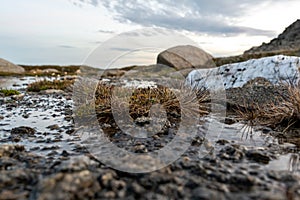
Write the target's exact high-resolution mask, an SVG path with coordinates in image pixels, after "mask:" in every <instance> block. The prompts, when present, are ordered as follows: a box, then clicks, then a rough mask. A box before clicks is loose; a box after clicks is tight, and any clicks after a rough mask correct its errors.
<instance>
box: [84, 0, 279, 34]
mask: <svg viewBox="0 0 300 200" xmlns="http://www.w3.org/2000/svg"><path fill="white" fill-rule="evenodd" d="M79 1H80V2H82V3H88V4H91V5H93V6H99V5H100V4H102V5H103V6H105V7H106V8H107V9H109V11H110V12H112V13H113V14H114V18H115V19H116V20H118V21H119V22H122V23H124V22H131V23H136V24H139V25H142V26H157V27H164V28H170V29H176V30H187V31H191V32H197V33H207V34H210V35H228V36H234V35H239V34H246V35H252V36H253V35H265V36H274V35H275V32H274V31H273V30H262V29H255V28H251V27H243V26H237V25H235V24H236V22H237V21H238V19H239V18H240V17H242V16H244V15H246V14H249V12H251V8H253V7H259V6H267V5H271V4H275V3H277V2H279V0H252V1H249V0H226V1H219V0H181V1H174V0H164V1H159V0H152V1H143V0H138V1H137V0H117V1H111V0H79ZM250 14H251V13H250Z"/></svg>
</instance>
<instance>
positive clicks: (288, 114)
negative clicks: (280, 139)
mask: <svg viewBox="0 0 300 200" xmlns="http://www.w3.org/2000/svg"><path fill="white" fill-rule="evenodd" d="M286 89H287V96H285V95H282V97H281V98H280V100H278V101H273V102H271V103H267V104H265V105H258V104H255V106H249V105H246V106H244V107H247V108H246V109H241V108H239V109H237V110H236V112H237V114H238V115H239V116H240V119H242V120H243V121H245V122H246V124H247V125H249V126H254V125H262V126H268V127H271V128H273V129H279V130H281V131H283V132H285V131H287V130H288V129H290V128H296V127H300V88H299V84H297V85H289V86H287V88H286Z"/></svg>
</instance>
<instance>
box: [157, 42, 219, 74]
mask: <svg viewBox="0 0 300 200" xmlns="http://www.w3.org/2000/svg"><path fill="white" fill-rule="evenodd" d="M157 64H163V65H167V66H169V67H173V68H175V69H176V70H188V69H195V68H212V67H215V63H214V62H213V57H212V56H211V55H210V54H208V53H206V52H205V51H203V50H201V49H199V48H197V47H194V46H191V45H185V46H176V47H172V48H170V49H167V50H165V51H163V52H161V53H160V54H159V55H158V57H157Z"/></svg>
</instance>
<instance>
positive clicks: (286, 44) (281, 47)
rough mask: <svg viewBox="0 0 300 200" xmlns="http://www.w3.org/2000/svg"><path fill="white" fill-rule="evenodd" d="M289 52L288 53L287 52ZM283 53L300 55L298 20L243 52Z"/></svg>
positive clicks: (299, 27) (299, 25) (299, 24)
mask: <svg viewBox="0 0 300 200" xmlns="http://www.w3.org/2000/svg"><path fill="white" fill-rule="evenodd" d="M289 52H290V53H289ZM260 53H283V54H286V55H287V54H290V55H297V56H300V20H299V19H298V20H297V21H296V22H294V23H293V24H291V25H290V26H289V27H287V28H286V29H285V31H284V32H283V33H282V34H280V35H279V36H278V37H277V38H275V39H273V40H271V41H270V42H269V43H263V44H262V45H261V46H258V47H252V48H251V49H249V50H247V51H245V52H244V54H260Z"/></svg>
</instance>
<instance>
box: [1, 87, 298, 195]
mask: <svg viewBox="0 0 300 200" xmlns="http://www.w3.org/2000/svg"><path fill="white" fill-rule="evenodd" d="M52 92H53V91H52ZM237 93H239V94H240V92H239V91H238V92H237ZM0 102H1V106H0V144H1V145H0V199H20V200H21V199H22V200H23V199H39V200H46V199H47V200H48V199H53V200H56V199H210V200H212V199H278V200H279V199H280V200H281V199H300V175H299V148H298V147H296V146H295V145H292V144H289V143H284V142H282V141H280V140H278V139H276V138H274V137H273V136H272V135H273V131H272V130H270V129H268V128H266V127H254V129H253V134H254V136H253V137H251V135H252V134H251V133H248V132H245V131H244V132H243V131H242V128H241V127H242V124H239V123H237V122H236V121H235V119H234V118H233V119H231V120H226V122H227V124H225V125H224V126H225V127H224V133H222V135H221V137H214V136H211V137H207V138H208V139H209V141H208V143H206V146H205V147H206V148H207V150H209V152H208V153H205V154H203V153H202V154H201V152H200V153H199V149H200V148H201V147H203V145H204V141H206V140H205V137H204V136H206V131H207V129H206V128H205V126H201V124H199V130H198V132H197V134H196V137H195V138H193V139H192V141H191V145H190V147H189V148H188V150H187V151H186V152H185V153H184V154H183V155H182V156H181V157H180V158H179V159H178V160H176V161H175V162H174V163H172V164H171V165H169V166H167V167H165V168H163V169H160V170H157V171H154V172H150V173H139V174H135V173H127V172H121V171H118V170H115V169H113V168H109V167H108V166H107V165H105V164H104V163H102V162H101V160H97V159H96V158H95V157H94V156H93V155H92V154H90V153H89V151H88V150H87V149H86V148H85V146H83V145H82V143H81V138H80V136H79V135H78V134H77V131H76V130H74V126H73V120H72V101H71V97H70V95H69V94H66V93H59V92H57V91H56V92H55V91H54V93H50V94H45V93H43V94H34V93H26V94H25V95H24V96H23V97H20V98H16V97H13V98H11V97H0ZM34 121H36V123H33V122H34ZM213 123H214V121H213ZM141 124H143V123H141ZM101 126H102V127H106V128H107V130H106V133H107V135H108V137H109V139H110V140H111V142H113V143H114V144H116V145H117V146H119V147H120V148H124V149H126V150H127V151H131V152H134V153H145V152H152V151H155V150H157V149H159V148H161V147H162V146H164V145H165V144H167V143H168V142H169V141H171V140H172V138H174V137H175V135H176V125H173V124H172V123H170V125H167V126H165V127H164V128H163V129H162V131H161V132H160V133H158V134H157V135H155V136H153V137H151V138H147V139H144V140H133V139H132V138H130V137H129V136H128V135H126V134H124V133H122V131H121V130H119V129H118V128H116V127H115V126H114V125H112V124H105V123H102V124H101ZM250 128H251V127H250ZM216 134H218V133H216ZM247 134H250V135H249V136H248V137H247V136H246V135H247ZM207 144H208V145H207ZM207 146H208V147H209V148H208V147H207ZM285 158H287V160H284V159H285ZM281 160H284V161H281ZM274 163H275V164H274ZM277 165H278V166H277ZM283 166H285V167H283Z"/></svg>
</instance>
